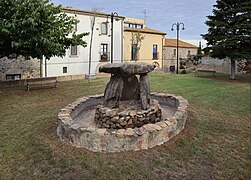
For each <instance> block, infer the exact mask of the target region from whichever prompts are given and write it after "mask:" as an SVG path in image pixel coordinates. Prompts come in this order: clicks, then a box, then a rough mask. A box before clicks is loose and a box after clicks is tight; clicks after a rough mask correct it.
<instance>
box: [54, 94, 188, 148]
mask: <svg viewBox="0 0 251 180" xmlns="http://www.w3.org/2000/svg"><path fill="white" fill-rule="evenodd" d="M151 97H152V98H154V99H156V100H158V101H159V103H160V104H161V105H162V104H165V105H168V106H171V107H173V108H175V109H176V112H175V114H174V115H173V116H172V117H170V118H167V119H164V120H162V121H160V122H157V123H155V124H145V125H143V126H142V127H140V128H134V129H132V128H126V129H105V128H97V127H96V126H93V125H85V126H80V125H78V124H74V119H75V118H76V117H77V116H78V115H79V114H80V113H81V112H82V111H83V110H85V109H88V108H89V107H90V106H95V105H98V103H99V102H100V101H101V100H102V98H103V95H94V96H88V97H82V98H79V99H78V100H77V101H75V102H73V103H71V104H69V105H68V106H66V107H64V108H63V109H61V110H60V112H59V114H58V127H57V135H58V137H59V138H60V139H61V140H63V141H66V142H69V143H70V144H72V145H74V146H76V147H83V148H86V149H89V150H92V151H95V152H120V151H130V150H133V151H137V150H141V149H149V148H152V147H154V146H157V145H161V144H163V143H164V142H167V141H168V140H170V139H171V138H172V137H174V136H176V135H177V134H179V133H180V132H181V130H182V129H184V127H185V123H186V119H187V107H188V102H187V100H186V99H185V98H183V97H181V96H175V95H173V94H165V93H151ZM87 102H88V103H87ZM93 118H94V117H93Z"/></svg>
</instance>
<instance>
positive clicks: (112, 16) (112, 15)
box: [111, 12, 118, 63]
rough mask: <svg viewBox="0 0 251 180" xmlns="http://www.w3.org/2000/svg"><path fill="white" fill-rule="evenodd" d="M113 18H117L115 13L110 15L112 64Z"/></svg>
mask: <svg viewBox="0 0 251 180" xmlns="http://www.w3.org/2000/svg"><path fill="white" fill-rule="evenodd" d="M114 16H118V13H117V12H112V13H111V63H113V22H114Z"/></svg>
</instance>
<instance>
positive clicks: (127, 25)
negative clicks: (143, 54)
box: [125, 23, 143, 29]
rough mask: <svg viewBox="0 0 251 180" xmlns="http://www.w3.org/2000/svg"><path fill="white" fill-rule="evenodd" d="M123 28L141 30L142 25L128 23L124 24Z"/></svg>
mask: <svg viewBox="0 0 251 180" xmlns="http://www.w3.org/2000/svg"><path fill="white" fill-rule="evenodd" d="M125 27H130V28H137V29H143V25H142V24H128V23H126V24H125Z"/></svg>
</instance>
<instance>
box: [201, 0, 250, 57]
mask: <svg viewBox="0 0 251 180" xmlns="http://www.w3.org/2000/svg"><path fill="white" fill-rule="evenodd" d="M214 7H215V9H214V10H213V15H211V16H208V20H207V21H206V25H208V27H209V28H208V33H207V34H204V35H202V36H203V38H204V39H205V40H207V42H208V43H207V44H208V48H207V50H210V52H211V55H212V56H213V57H218V58H220V59H222V58H225V57H229V58H230V59H232V60H241V59H251V36H250V35H251V1H250V0H217V3H216V5H214Z"/></svg>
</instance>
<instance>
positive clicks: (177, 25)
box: [171, 22, 185, 74]
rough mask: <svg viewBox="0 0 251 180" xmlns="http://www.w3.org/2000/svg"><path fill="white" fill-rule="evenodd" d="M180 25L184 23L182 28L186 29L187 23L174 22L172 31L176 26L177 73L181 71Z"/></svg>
mask: <svg viewBox="0 0 251 180" xmlns="http://www.w3.org/2000/svg"><path fill="white" fill-rule="evenodd" d="M180 25H182V30H185V25H184V23H179V22H177V23H173V25H172V29H171V30H172V31H173V30H174V29H173V27H174V26H176V30H177V68H176V74H178V73H179V70H178V69H179V30H180Z"/></svg>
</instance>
